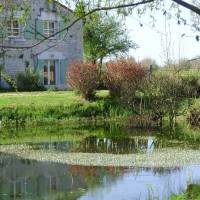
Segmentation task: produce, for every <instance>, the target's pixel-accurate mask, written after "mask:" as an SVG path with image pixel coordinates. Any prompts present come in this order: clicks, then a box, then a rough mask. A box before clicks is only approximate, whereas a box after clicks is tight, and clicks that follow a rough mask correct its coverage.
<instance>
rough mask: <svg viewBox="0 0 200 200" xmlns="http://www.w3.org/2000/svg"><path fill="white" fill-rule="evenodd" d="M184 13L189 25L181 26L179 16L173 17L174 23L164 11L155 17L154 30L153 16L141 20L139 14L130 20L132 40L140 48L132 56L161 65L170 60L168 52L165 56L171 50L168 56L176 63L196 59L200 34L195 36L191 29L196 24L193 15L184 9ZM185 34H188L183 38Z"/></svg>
mask: <svg viewBox="0 0 200 200" xmlns="http://www.w3.org/2000/svg"><path fill="white" fill-rule="evenodd" d="M182 13H183V14H184V15H183V16H184V18H185V19H187V24H188V25H183V23H182V24H181V25H178V23H177V22H178V21H177V19H176V18H175V15H173V14H172V18H171V20H168V17H167V18H165V16H164V15H163V13H161V12H158V13H157V14H156V15H155V18H156V21H155V27H154V28H153V27H152V24H151V23H149V21H150V19H149V15H146V16H143V17H142V18H141V19H140V18H139V17H137V16H136V15H132V16H129V17H127V19H126V26H127V29H128V34H129V36H130V38H131V40H133V41H134V42H136V43H137V44H138V45H139V46H140V48H138V49H137V50H130V55H131V56H133V57H135V58H136V60H138V61H140V60H141V59H144V58H147V57H148V58H153V59H155V60H156V61H157V63H158V64H160V65H163V64H164V63H165V61H166V60H167V56H166V53H164V52H166V49H168V54H169V56H168V57H169V58H170V59H172V60H176V61H178V60H179V59H180V58H187V59H192V58H195V57H198V56H200V42H197V41H196V38H195V37H196V35H197V34H199V35H200V33H195V32H194V31H193V30H192V28H191V26H190V25H191V24H192V21H191V15H190V12H189V11H188V10H187V9H183V10H182ZM168 15H169V12H168V14H167V16H168ZM166 19H167V20H166ZM165 22H166V23H165ZM141 24H142V26H141ZM165 24H167V25H166V26H165ZM166 34H167V36H166ZM183 34H185V35H184V36H182V35H183ZM166 38H167V40H166ZM166 41H167V42H166ZM169 44H170V45H169ZM169 46H170V47H169ZM167 47H168V48H167Z"/></svg>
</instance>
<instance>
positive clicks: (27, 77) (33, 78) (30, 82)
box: [17, 67, 43, 91]
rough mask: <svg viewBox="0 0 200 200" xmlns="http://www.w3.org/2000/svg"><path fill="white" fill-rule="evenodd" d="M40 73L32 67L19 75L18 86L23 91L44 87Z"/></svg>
mask: <svg viewBox="0 0 200 200" xmlns="http://www.w3.org/2000/svg"><path fill="white" fill-rule="evenodd" d="M40 80H41V78H40V74H39V72H38V71H36V70H35V69H33V68H32V67H28V68H26V69H25V72H22V73H19V74H18V75H17V87H18V89H19V90H22V91H36V90H41V89H43V87H42V83H41V82H40Z"/></svg>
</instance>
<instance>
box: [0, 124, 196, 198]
mask: <svg viewBox="0 0 200 200" xmlns="http://www.w3.org/2000/svg"><path fill="white" fill-rule="evenodd" d="M11 136H12V139H11ZM9 138H10V141H11V143H9V142H8V141H9ZM0 139H1V145H0V199H1V200H10V199H23V200H26V199H28V200H29V199H30V200H33V199H34V200H36V199H37V200H43V199H44V200H47V199H48V200H49V199H50V200H51V199H52V200H54V199H55V200H58V199H59V200H66V199H67V200H112V199H113V200H134V199H142V200H143V199H144V200H145V199H159V200H162V199H163V200H165V199H169V198H170V196H171V195H172V194H181V193H182V192H185V191H186V190H187V188H188V186H189V185H191V184H200V149H199V146H198V145H195V146H193V145H192V146H191V145H189V144H186V143H185V142H184V141H181V140H180V139H178V140H177V139H175V138H173V139H170V140H169V139H168V138H167V137H164V136H162V135H160V134H159V133H157V132H155V131H139V130H127V129H124V128H121V127H115V128H114V129H113V127H107V126H101V127H84V128H67V127H63V128H61V127H59V128H58V127H48V128H46V127H45V128H44V127H41V128H37V129H31V130H30V129H22V130H14V131H13V130H6V131H2V132H1V136H0ZM133 161H134V162H133Z"/></svg>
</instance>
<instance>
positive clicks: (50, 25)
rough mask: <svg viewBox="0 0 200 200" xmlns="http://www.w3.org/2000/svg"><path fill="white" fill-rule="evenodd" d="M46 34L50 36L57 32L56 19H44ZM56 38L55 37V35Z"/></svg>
mask: <svg viewBox="0 0 200 200" xmlns="http://www.w3.org/2000/svg"><path fill="white" fill-rule="evenodd" d="M43 28H44V35H45V36H46V37H49V36H50V35H52V34H54V33H55V32H56V29H55V22H54V21H44V27H43ZM54 38H55V37H54Z"/></svg>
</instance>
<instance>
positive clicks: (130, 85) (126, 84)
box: [106, 59, 147, 103]
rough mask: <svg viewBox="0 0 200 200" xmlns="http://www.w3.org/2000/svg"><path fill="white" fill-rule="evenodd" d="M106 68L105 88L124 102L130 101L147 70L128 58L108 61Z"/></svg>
mask: <svg viewBox="0 0 200 200" xmlns="http://www.w3.org/2000/svg"><path fill="white" fill-rule="evenodd" d="M106 70H107V77H106V79H107V88H108V89H109V90H110V94H111V96H112V97H115V98H116V97H117V98H120V99H123V101H124V103H130V102H129V101H131V99H132V98H133V97H134V96H135V93H136V91H137V90H138V89H140V88H141V86H142V84H143V81H144V79H145V77H147V70H146V69H145V68H144V67H142V66H141V65H140V64H137V63H134V62H133V61H132V60H130V59H121V60H118V61H115V62H109V63H107V65H106Z"/></svg>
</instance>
